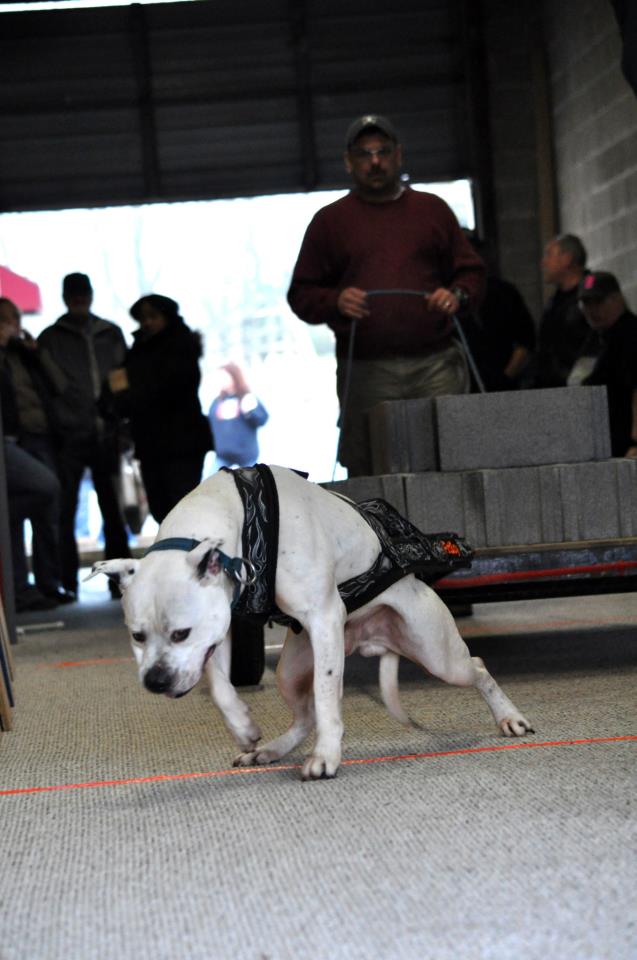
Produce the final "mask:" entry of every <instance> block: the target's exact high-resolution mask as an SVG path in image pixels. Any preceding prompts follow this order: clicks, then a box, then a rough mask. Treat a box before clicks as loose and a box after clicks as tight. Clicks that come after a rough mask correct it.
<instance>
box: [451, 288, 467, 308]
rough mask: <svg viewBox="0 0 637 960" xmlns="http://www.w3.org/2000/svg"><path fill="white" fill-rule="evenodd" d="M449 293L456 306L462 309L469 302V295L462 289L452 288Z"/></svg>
mask: <svg viewBox="0 0 637 960" xmlns="http://www.w3.org/2000/svg"><path fill="white" fill-rule="evenodd" d="M451 292H452V293H453V295H454V297H455V298H456V300H457V301H458V306H460V307H464V306H465V304H466V303H468V301H469V294H468V293H467V291H466V290H465V289H464V288H463V287H452V288H451Z"/></svg>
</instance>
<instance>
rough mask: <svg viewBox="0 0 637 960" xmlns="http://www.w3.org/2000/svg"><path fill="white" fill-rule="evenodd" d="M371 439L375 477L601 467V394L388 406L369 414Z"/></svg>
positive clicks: (566, 391) (605, 449)
mask: <svg viewBox="0 0 637 960" xmlns="http://www.w3.org/2000/svg"><path fill="white" fill-rule="evenodd" d="M370 439H371V449H372V463H373V469H374V473H380V474H383V473H422V472H423V471H426V470H444V471H448V470H480V469H498V468H500V467H531V466H538V465H540V464H545V463H583V462H587V461H589V460H606V459H607V458H608V457H609V456H610V435H609V429H608V403H607V399H606V388H605V387H558V388H556V389H549V390H512V391H510V392H506V393H472V394H462V395H459V396H444V397H432V398H430V399H427V400H397V401H388V402H385V403H380V404H378V406H376V407H374V409H373V410H372V411H371V413H370Z"/></svg>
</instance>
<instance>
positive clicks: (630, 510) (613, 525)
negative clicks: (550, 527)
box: [556, 458, 637, 541]
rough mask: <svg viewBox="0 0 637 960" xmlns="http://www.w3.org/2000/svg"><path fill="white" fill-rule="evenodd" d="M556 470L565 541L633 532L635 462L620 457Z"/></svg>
mask: <svg viewBox="0 0 637 960" xmlns="http://www.w3.org/2000/svg"><path fill="white" fill-rule="evenodd" d="M556 469H557V470H558V471H559V480H560V501H561V504H562V512H563V517H564V540H565V541H570V540H607V539H618V538H622V537H632V536H635V535H636V533H635V531H637V461H635V460H626V459H623V458H620V459H613V460H606V461H604V462H602V463H578V464H564V465H560V466H559V467H557V468H556Z"/></svg>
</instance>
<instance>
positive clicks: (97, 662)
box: [38, 655, 135, 670]
mask: <svg viewBox="0 0 637 960" xmlns="http://www.w3.org/2000/svg"><path fill="white" fill-rule="evenodd" d="M134 662H135V661H134V659H133V657H132V655H131V656H130V657H95V658H94V659H93V660H57V661H56V662H55V663H39V664H38V670H65V669H66V668H67V667H101V666H104V665H108V664H111V663H134Z"/></svg>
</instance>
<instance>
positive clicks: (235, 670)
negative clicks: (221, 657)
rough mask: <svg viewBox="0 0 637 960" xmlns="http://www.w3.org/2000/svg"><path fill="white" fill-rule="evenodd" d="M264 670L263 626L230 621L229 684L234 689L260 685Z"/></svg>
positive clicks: (243, 621) (241, 621)
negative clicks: (230, 658) (230, 655)
mask: <svg viewBox="0 0 637 960" xmlns="http://www.w3.org/2000/svg"><path fill="white" fill-rule="evenodd" d="M264 670H265V641H264V637H263V624H262V623H254V622H252V621H251V620H243V619H241V620H239V619H237V620H235V619H233V621H232V660H231V663H230V683H231V684H232V685H233V686H234V687H254V686H257V684H259V683H261V677H262V676H263V671H264Z"/></svg>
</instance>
